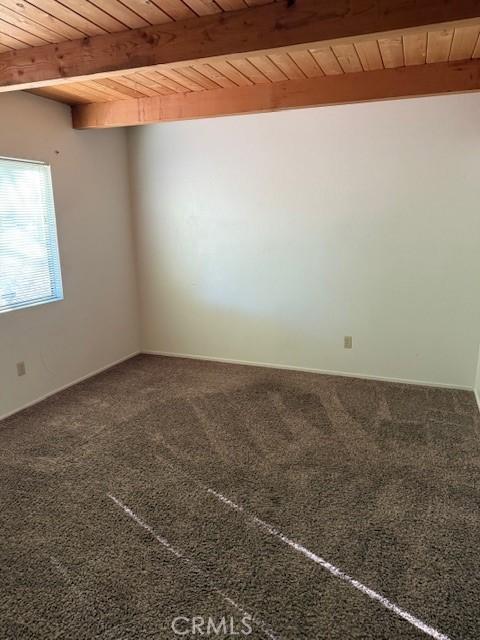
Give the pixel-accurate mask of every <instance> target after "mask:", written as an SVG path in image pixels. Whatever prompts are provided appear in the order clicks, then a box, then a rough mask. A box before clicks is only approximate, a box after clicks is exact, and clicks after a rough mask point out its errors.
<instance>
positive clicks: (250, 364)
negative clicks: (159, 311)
mask: <svg viewBox="0 0 480 640" xmlns="http://www.w3.org/2000/svg"><path fill="white" fill-rule="evenodd" d="M141 353H145V354H147V355H151V356H166V357H167V358H187V359H189V360H204V361H206V362H224V363H226V364H239V365H244V366H247V367H265V368H267V369H285V370H287V371H305V372H307V373H319V374H322V375H327V376H341V377H344V378H360V379H361V380H377V381H379V382H398V383H400V384H411V385H416V386H420V387H441V388H444V389H459V390H461V391H473V390H474V389H473V387H467V386H463V385H456V384H448V383H445V382H428V381H425V380H409V379H405V378H389V377H386V376H372V375H369V374H367V373H351V372H348V371H333V370H331V369H315V368H313V369H312V368H309V367H297V366H294V365H289V364H272V363H270V362H251V361H250V360H235V359H233V358H217V357H212V356H202V355H193V354H190V353H172V352H169V351H152V350H151V349H142V351H141Z"/></svg>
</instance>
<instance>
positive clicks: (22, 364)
mask: <svg viewBox="0 0 480 640" xmlns="http://www.w3.org/2000/svg"><path fill="white" fill-rule="evenodd" d="M26 373H27V370H26V369H25V362H17V376H24V375H25V374H26Z"/></svg>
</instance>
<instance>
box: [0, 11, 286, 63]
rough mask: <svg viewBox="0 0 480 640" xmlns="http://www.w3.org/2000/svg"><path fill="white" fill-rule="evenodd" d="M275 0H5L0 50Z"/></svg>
mask: <svg viewBox="0 0 480 640" xmlns="http://www.w3.org/2000/svg"><path fill="white" fill-rule="evenodd" d="M273 1H274V0H266V1H264V2H255V1H253V0H251V1H249V2H246V0H1V1H0V51H8V50H9V49H22V48H25V47H27V46H38V45H42V44H47V43H56V42H62V41H65V40H75V39H78V38H83V37H85V36H94V35H100V34H102V33H116V32H120V31H125V30H128V29H137V28H139V27H146V26H148V25H152V24H163V23H166V22H171V21H174V20H185V19H188V18H194V17H195V16H202V15H210V14H214V13H221V12H222V11H235V10H239V9H247V8H248V7H249V6H255V5H258V4H270V3H271V2H273Z"/></svg>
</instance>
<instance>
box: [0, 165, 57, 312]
mask: <svg viewBox="0 0 480 640" xmlns="http://www.w3.org/2000/svg"><path fill="white" fill-rule="evenodd" d="M62 298H63V292H62V276H61V272H60V260H59V256H58V245H57V231H56V226H55V208H54V204H53V191H52V179H51V175H50V167H49V166H48V165H46V164H43V163H40V162H26V161H23V160H12V159H9V158H0V312H2V311H8V310H11V309H18V308H21V307H29V306H32V305H36V304H42V303H44V302H52V301H54V300H61V299H62Z"/></svg>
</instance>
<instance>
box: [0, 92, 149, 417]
mask: <svg viewBox="0 0 480 640" xmlns="http://www.w3.org/2000/svg"><path fill="white" fill-rule="evenodd" d="M0 155H2V156H11V157H20V158H29V159H35V160H44V161H46V162H49V163H51V165H52V177H53V188H54V197H55V206H56V214H57V226H58V237H59V245H60V258H61V265H62V274H63V288H64V295H65V300H64V301H62V302H55V303H51V304H46V305H41V306H37V307H32V308H29V309H22V310H17V311H11V312H7V313H2V314H0V416H2V415H5V414H8V413H10V412H13V411H14V410H16V409H18V408H20V407H22V406H24V405H26V404H28V403H31V402H33V401H34V400H36V399H38V398H40V397H42V396H44V395H46V394H48V393H50V392H52V391H54V390H55V389H58V388H59V387H62V386H64V385H67V384H69V383H71V382H73V381H74V380H76V379H78V378H80V377H82V376H85V375H88V374H90V373H92V372H93V371H95V370H97V369H100V368H102V367H105V366H107V365H109V364H111V363H112V362H114V361H116V360H119V359H121V358H124V357H126V356H127V355H129V354H131V353H132V352H134V351H136V350H137V349H138V347H139V342H138V307H137V298H136V285H135V273H134V263H133V252H132V238H131V228H130V227H131V220H130V212H129V194H128V172H127V154H126V139H125V132H124V130H111V131H93V132H80V131H74V130H73V129H72V126H71V120H70V110H69V108H68V107H66V106H64V105H61V104H57V103H54V102H51V101H48V100H45V99H43V98H39V97H36V96H33V95H28V94H18V93H17V94H9V93H4V94H1V95H0ZM21 360H24V361H25V362H26V367H27V375H26V376H25V377H21V378H18V377H17V372H16V363H17V362H19V361H21Z"/></svg>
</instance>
